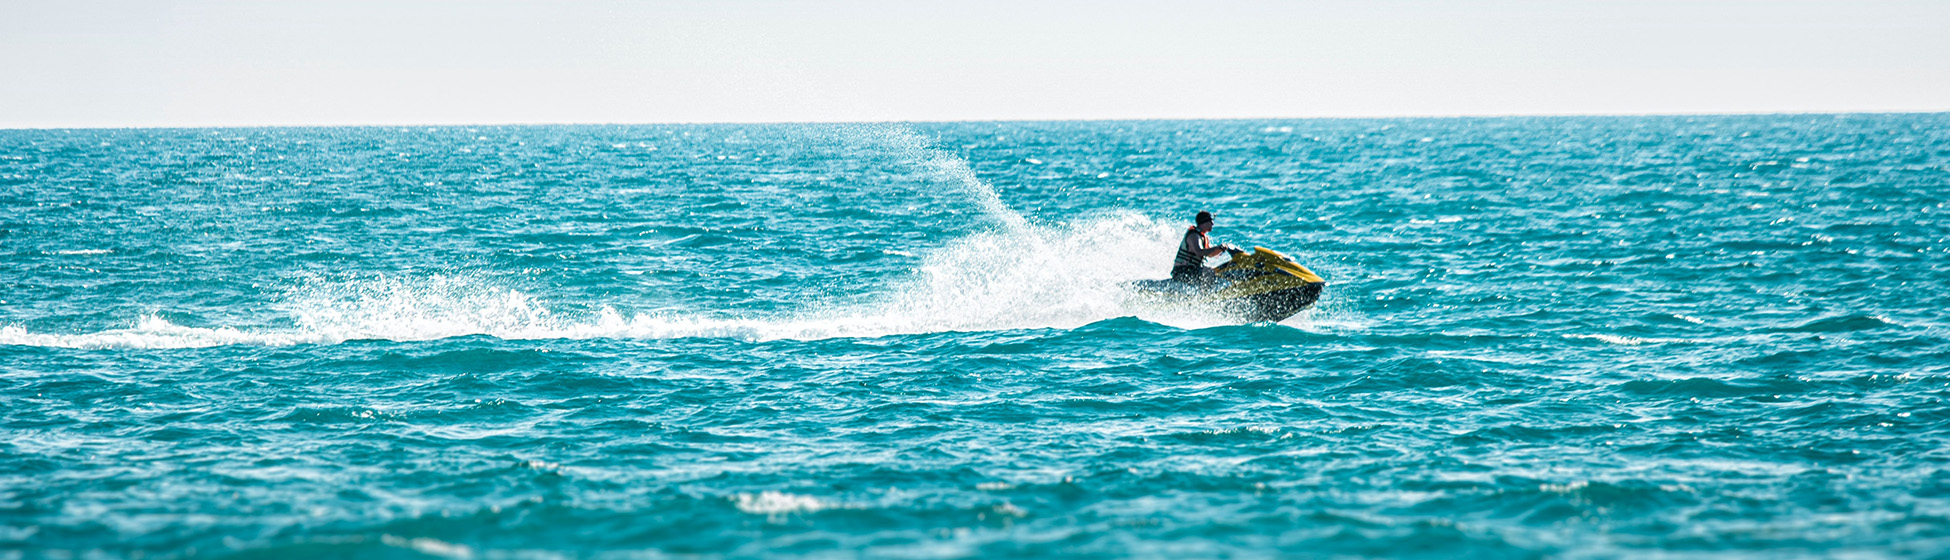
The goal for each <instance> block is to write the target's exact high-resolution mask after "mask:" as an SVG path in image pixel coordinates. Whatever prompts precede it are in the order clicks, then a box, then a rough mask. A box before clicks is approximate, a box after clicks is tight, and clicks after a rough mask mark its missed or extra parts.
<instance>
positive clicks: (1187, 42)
mask: <svg viewBox="0 0 1950 560" xmlns="http://www.w3.org/2000/svg"><path fill="white" fill-rule="evenodd" d="M1946 110H1950V1H1945V0H1836V1H1825V2H1808V1H1799V0H1771V1H1755V0H1689V1H1666V0H1634V1H1611V0H1593V1H1566V0H1552V1H1544V0H1452V1H1408V0H1365V1H1357V0H1347V1H1308V0H1289V1H1235V0H1204V1H1175V2H1153V1H1147V0H1129V1H1088V2H1085V1H1075V2H1072V1H1063V0H1040V1H1017V0H991V1H981V2H973V1H959V2H924V1H871V0H857V1H791V2H788V1H765V0H713V1H705V0H698V1H622V0H553V1H533V2H515V1H504V0H332V1H322V2H321V1H304V2H300V1H284V0H251V1H214V0H212V1H203V0H177V1H171V0H0V128H41V127H124V126H139V127H148V126H252V125H348V124H503V123H672V122H801V121H825V122H830V121H842V122H863V121H959V120H1051V119H1157V118H1309V117H1362V116H1456V115H1561V114H1692V113H1779V112H1789V113H1802V112H1891V111H1946Z"/></svg>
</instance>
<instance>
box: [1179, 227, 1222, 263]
mask: <svg viewBox="0 0 1950 560" xmlns="http://www.w3.org/2000/svg"><path fill="white" fill-rule="evenodd" d="M1199 241H1203V243H1196V242H1199ZM1211 248H1212V239H1211V238H1208V237H1206V236H1205V232H1202V231H1199V230H1198V226H1192V227H1190V228H1187V229H1186V230H1185V240H1184V241H1180V242H1179V243H1178V257H1177V258H1174V259H1172V261H1171V266H1172V267H1173V268H1177V267H1181V266H1205V252H1206V251H1208V250H1211Z"/></svg>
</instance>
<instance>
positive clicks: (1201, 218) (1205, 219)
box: [1195, 212, 1212, 224]
mask: <svg viewBox="0 0 1950 560" xmlns="http://www.w3.org/2000/svg"><path fill="white" fill-rule="evenodd" d="M1195 221H1197V222H1198V223H1201V224H1209V223H1212V213H1211V212H1199V213H1198V219H1197V220H1195Z"/></svg>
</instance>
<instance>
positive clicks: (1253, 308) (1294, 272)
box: [1127, 247, 1327, 323]
mask: <svg viewBox="0 0 1950 560" xmlns="http://www.w3.org/2000/svg"><path fill="white" fill-rule="evenodd" d="M1212 272H1213V273H1214V275H1215V276H1217V280H1216V281H1214V282H1212V283H1211V284H1210V285H1198V284H1191V283H1186V282H1178V281H1175V280H1138V281H1135V282H1131V283H1130V284H1128V285H1127V286H1128V287H1129V291H1130V293H1131V295H1132V296H1134V298H1135V299H1137V300H1139V301H1140V302H1143V303H1147V304H1151V305H1159V306H1163V307H1168V308H1172V309H1209V310H1212V311H1215V312H1218V313H1220V314H1223V315H1227V316H1231V317H1236V318H1238V319H1239V320H1240V321H1244V322H1248V323H1258V322H1262V321H1265V322H1277V321H1280V320H1283V319H1286V318H1287V317H1292V316H1293V314H1295V313H1299V312H1300V310H1302V309H1306V308H1307V307H1309V306H1312V305H1313V304H1314V300H1317V299H1320V290H1321V289H1322V288H1325V287H1327V281H1326V280H1324V279H1322V278H1321V277H1320V275H1318V274H1314V271H1312V270H1307V267H1305V266H1301V265H1300V263H1298V262H1295V261H1294V260H1293V257H1288V256H1286V255H1284V254H1281V253H1280V252H1279V251H1274V250H1272V249H1268V248H1265V247H1254V248H1253V250H1252V252H1250V253H1248V252H1245V251H1240V252H1237V253H1233V254H1232V260H1231V261H1228V262H1226V263H1225V264H1222V265H1219V266H1218V267H1216V268H1213V269H1212Z"/></svg>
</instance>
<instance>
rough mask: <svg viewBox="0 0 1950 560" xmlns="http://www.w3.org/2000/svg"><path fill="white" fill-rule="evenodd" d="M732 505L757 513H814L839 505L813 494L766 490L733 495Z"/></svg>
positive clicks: (744, 510)
mask: <svg viewBox="0 0 1950 560" xmlns="http://www.w3.org/2000/svg"><path fill="white" fill-rule="evenodd" d="M731 505H732V506H733V507H736V508H738V511H742V512H745V513H750V514H755V515H784V514H788V513H812V512H816V511H822V510H828V509H833V508H835V507H838V506H837V505H836V504H832V503H828V502H826V501H824V500H821V499H819V498H814V497H812V496H801V495H798V494H788V493H785V492H778V491H773V490H766V491H764V492H759V493H757V494H738V495H736V496H732V497H731Z"/></svg>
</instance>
